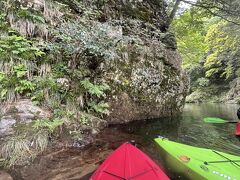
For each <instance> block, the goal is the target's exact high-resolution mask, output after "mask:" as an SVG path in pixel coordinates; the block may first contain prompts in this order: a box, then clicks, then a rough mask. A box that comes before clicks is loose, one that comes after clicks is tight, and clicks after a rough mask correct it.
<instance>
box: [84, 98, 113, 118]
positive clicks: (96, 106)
mask: <svg viewBox="0 0 240 180" xmlns="http://www.w3.org/2000/svg"><path fill="white" fill-rule="evenodd" d="M88 106H89V110H90V112H95V113H100V114H105V115H109V111H108V108H109V105H108V103H104V102H100V103H96V102H94V101H93V102H91V103H88Z"/></svg>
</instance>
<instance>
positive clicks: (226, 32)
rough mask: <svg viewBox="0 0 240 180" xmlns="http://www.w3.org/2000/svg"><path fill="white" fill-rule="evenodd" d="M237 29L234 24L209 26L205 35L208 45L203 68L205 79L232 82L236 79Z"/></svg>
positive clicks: (239, 48) (239, 50) (238, 49)
mask: <svg viewBox="0 0 240 180" xmlns="http://www.w3.org/2000/svg"><path fill="white" fill-rule="evenodd" d="M239 32H240V31H239V28H238V26H236V25H234V24H230V23H227V22H224V21H220V22H218V23H216V24H213V25H212V26H210V28H209V30H208V33H207V35H206V40H205V41H206V43H207V44H209V45H208V46H209V48H208V56H207V58H206V61H205V64H204V67H205V68H206V70H207V72H206V77H214V78H218V79H225V80H232V79H233V78H234V77H236V72H237V66H236V64H238V63H239V60H238V56H239V55H238V54H239V52H240V46H239V43H238V42H239V40H240V35H239Z"/></svg>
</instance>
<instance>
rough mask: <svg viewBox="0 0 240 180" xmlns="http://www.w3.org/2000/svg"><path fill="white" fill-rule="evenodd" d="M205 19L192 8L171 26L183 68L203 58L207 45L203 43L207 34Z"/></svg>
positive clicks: (197, 10)
mask: <svg viewBox="0 0 240 180" xmlns="http://www.w3.org/2000/svg"><path fill="white" fill-rule="evenodd" d="M205 19H206V17H205V16H204V15H203V14H202V13H201V11H199V9H197V8H192V9H190V10H189V11H186V12H185V13H183V14H182V15H181V16H179V17H177V18H176V19H175V20H174V21H173V23H172V25H171V30H172V31H174V32H175V34H176V37H177V43H178V49H179V52H180V53H181V55H182V57H183V65H184V67H187V66H189V65H190V64H196V63H199V62H200V61H201V60H202V59H203V57H204V54H205V51H206V50H207V44H206V43H205V42H204V40H205V35H206V33H207V24H205V23H204V22H205Z"/></svg>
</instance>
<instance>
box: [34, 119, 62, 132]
mask: <svg viewBox="0 0 240 180" xmlns="http://www.w3.org/2000/svg"><path fill="white" fill-rule="evenodd" d="M63 123H64V121H63V120H61V119H53V120H49V119H41V120H36V121H35V122H34V125H33V128H35V129H42V128H45V129H47V130H48V131H50V133H53V132H54V130H55V129H56V128H57V127H59V126H62V125H63Z"/></svg>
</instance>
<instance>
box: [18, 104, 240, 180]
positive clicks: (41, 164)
mask: <svg viewBox="0 0 240 180" xmlns="http://www.w3.org/2000/svg"><path fill="white" fill-rule="evenodd" d="M237 109H238V106H237V105H234V104H186V105H185V108H184V110H183V113H182V114H179V116H178V117H177V118H161V119H155V120H146V121H136V122H132V123H130V124H126V125H115V126H111V127H109V128H106V129H105V130H104V131H103V132H102V133H100V134H99V135H97V137H96V138H95V142H94V143H93V144H92V145H90V146H88V147H87V148H86V149H85V150H76V149H63V150H58V151H56V152H52V153H50V154H47V155H44V156H42V157H40V158H38V160H36V161H35V162H34V163H33V164H32V165H31V166H28V167H26V168H25V169H24V168H23V169H21V170H20V171H18V173H17V175H14V176H15V177H17V179H26V180H28V179H29V180H30V179H39V180H41V179H42V180H45V179H54V180H61V179H83V180H84V179H89V177H90V176H91V174H92V172H94V170H95V169H96V168H97V167H98V166H99V164H101V163H102V162H103V161H104V159H105V158H106V157H107V156H108V155H109V154H110V153H111V152H112V151H113V150H115V149H116V148H117V147H118V146H120V145H121V144H122V143H123V142H126V141H131V140H135V142H136V144H137V147H138V148H140V149H141V150H142V151H144V152H145V153H146V154H148V155H149V156H150V157H151V158H152V159H153V160H154V161H156V162H157V163H159V164H164V163H163V162H162V160H161V155H160V154H159V153H158V150H157V147H156V145H155V144H154V142H153V139H154V138H155V137H157V136H159V135H160V136H164V137H166V138H168V139H170V140H173V141H177V142H181V143H185V144H189V145H193V146H198V147H205V148H211V149H215V150H219V151H223V152H228V153H232V154H237V155H240V141H239V139H238V138H236V137H235V135H234V129H235V125H234V124H230V123H225V124H208V123H204V122H203V118H204V117H219V118H222V119H226V120H236V119H237V116H236V111H237ZM164 168H165V169H166V171H167V173H168V175H169V176H170V177H171V178H172V179H182V177H179V176H178V175H176V174H173V173H172V172H171V170H170V169H168V167H166V166H164Z"/></svg>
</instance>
